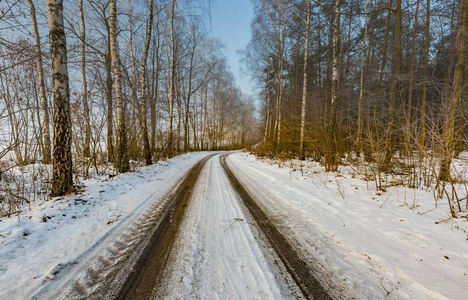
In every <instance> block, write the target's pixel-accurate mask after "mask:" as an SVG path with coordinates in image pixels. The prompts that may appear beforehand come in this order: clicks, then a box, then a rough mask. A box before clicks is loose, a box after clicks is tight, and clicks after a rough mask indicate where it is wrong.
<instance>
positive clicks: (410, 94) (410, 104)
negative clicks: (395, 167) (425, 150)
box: [405, 0, 420, 154]
mask: <svg viewBox="0 0 468 300" xmlns="http://www.w3.org/2000/svg"><path fill="white" fill-rule="evenodd" d="M419 2H420V0H417V1H416V11H415V15H414V28H413V44H412V46H411V64H410V79H409V87H408V108H407V109H406V111H407V113H406V130H405V131H406V132H405V137H406V138H405V144H406V151H407V152H408V154H409V153H410V151H411V150H412V149H411V127H412V123H413V122H412V121H413V115H412V110H413V85H414V68H415V64H416V33H417V30H418V13H419Z"/></svg>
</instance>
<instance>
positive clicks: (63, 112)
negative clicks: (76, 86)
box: [47, 0, 73, 197]
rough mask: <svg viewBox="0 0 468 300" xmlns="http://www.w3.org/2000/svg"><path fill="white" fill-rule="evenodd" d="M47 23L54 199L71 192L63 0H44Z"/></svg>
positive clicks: (68, 104)
mask: <svg viewBox="0 0 468 300" xmlns="http://www.w3.org/2000/svg"><path fill="white" fill-rule="evenodd" d="M47 21H48V25H49V43H50V52H51V61H52V78H53V81H54V150H53V171H52V193H51V196H52V197H54V196H61V195H64V194H66V193H69V192H71V191H72V190H73V176H72V175H73V174H72V153H71V138H72V131H71V118H70V88H69V82H68V68H67V42H66V37H65V28H64V24H63V1H62V0H47Z"/></svg>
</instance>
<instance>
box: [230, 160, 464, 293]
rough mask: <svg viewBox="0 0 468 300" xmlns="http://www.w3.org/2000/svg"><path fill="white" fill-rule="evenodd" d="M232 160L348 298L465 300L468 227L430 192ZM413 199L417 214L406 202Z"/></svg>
mask: <svg viewBox="0 0 468 300" xmlns="http://www.w3.org/2000/svg"><path fill="white" fill-rule="evenodd" d="M227 162H228V165H229V166H230V167H231V168H232V170H233V172H234V174H235V175H236V177H238V179H239V181H240V182H241V183H243V184H244V185H245V186H246V187H247V189H248V190H249V192H250V193H251V194H252V195H253V196H254V197H255V198H256V200H258V201H259V204H260V205H261V206H262V207H263V209H264V210H265V211H266V213H267V214H268V215H270V216H271V217H272V218H273V219H274V220H276V223H277V224H279V225H280V228H281V231H282V232H283V233H284V234H286V236H289V237H290V239H291V241H293V243H294V244H296V245H297V246H298V247H300V248H301V249H302V250H303V252H304V253H306V255H307V256H308V258H309V259H310V260H311V261H313V262H314V263H315V264H316V265H319V266H321V267H320V269H321V274H322V275H323V278H328V280H326V281H328V284H329V286H330V287H332V286H334V287H335V289H336V291H338V292H339V293H340V294H341V295H344V296H346V297H349V298H353V297H354V298H358V299H383V298H386V297H390V298H392V299H460V300H461V299H466V297H467V292H468V288H467V287H468V235H467V232H468V230H467V229H468V224H467V223H468V222H467V219H466V218H464V219H450V218H449V215H450V213H449V209H448V206H447V205H446V204H445V205H444V204H443V203H439V205H438V206H437V207H435V206H434V197H433V194H432V192H431V191H425V190H415V189H405V188H403V187H402V186H394V187H391V188H387V191H386V192H380V191H375V189H373V188H372V187H371V186H372V185H369V183H368V182H366V181H364V180H362V179H360V178H359V176H356V174H352V173H353V172H352V171H350V170H347V169H346V168H344V167H342V168H341V169H342V170H343V171H342V172H340V174H339V175H337V173H325V172H323V168H322V167H320V166H318V165H316V164H314V163H311V162H310V163H308V164H307V165H306V166H304V167H303V171H304V174H303V175H302V174H301V171H300V170H299V169H300V167H299V166H298V165H295V166H294V165H292V167H287V166H285V165H284V164H283V166H282V167H280V166H279V165H278V164H277V163H273V162H271V161H260V160H259V159H257V158H256V157H255V156H253V155H248V154H245V153H236V154H233V155H231V156H229V157H228V159H227ZM294 169H295V171H294ZM413 201H415V202H416V203H417V205H416V207H415V208H413V209H410V207H411V206H412V205H404V204H405V203H408V202H410V203H413ZM447 219H449V220H448V221H444V220H447ZM437 221H443V222H440V223H438V224H436V222H437ZM387 295H388V296H387Z"/></svg>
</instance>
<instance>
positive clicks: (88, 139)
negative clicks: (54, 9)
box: [79, 0, 91, 157]
mask: <svg viewBox="0 0 468 300" xmlns="http://www.w3.org/2000/svg"><path fill="white" fill-rule="evenodd" d="M79 6H80V19H81V81H82V97H83V115H84V121H85V139H84V143H83V155H84V157H91V150H90V144H91V124H90V119H89V106H88V86H87V83H86V27H85V19H84V11H83V0H79Z"/></svg>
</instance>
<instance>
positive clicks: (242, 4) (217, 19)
mask: <svg viewBox="0 0 468 300" xmlns="http://www.w3.org/2000/svg"><path fill="white" fill-rule="evenodd" d="M211 17H212V20H211V30H212V33H213V37H215V38H219V39H221V40H222V42H223V43H224V44H225V45H226V52H225V53H226V56H227V59H228V63H229V65H230V66H231V70H232V72H233V74H234V76H235V77H236V82H237V85H238V86H239V87H240V88H241V90H242V92H243V93H246V94H250V95H252V96H253V95H254V92H253V85H252V84H251V79H250V78H249V77H248V76H244V78H242V76H241V72H240V68H241V64H240V62H239V60H240V56H239V55H238V54H237V53H236V50H239V49H244V48H245V47H246V46H247V44H248V42H249V40H250V22H251V20H252V18H253V9H252V3H251V2H250V0H216V1H214V3H213V4H212V7H211Z"/></svg>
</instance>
